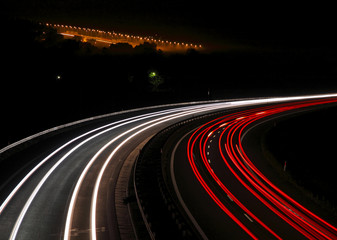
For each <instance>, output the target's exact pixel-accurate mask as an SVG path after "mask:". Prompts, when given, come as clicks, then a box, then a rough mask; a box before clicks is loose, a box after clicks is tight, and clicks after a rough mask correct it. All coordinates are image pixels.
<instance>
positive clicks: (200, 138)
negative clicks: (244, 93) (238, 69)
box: [171, 99, 337, 239]
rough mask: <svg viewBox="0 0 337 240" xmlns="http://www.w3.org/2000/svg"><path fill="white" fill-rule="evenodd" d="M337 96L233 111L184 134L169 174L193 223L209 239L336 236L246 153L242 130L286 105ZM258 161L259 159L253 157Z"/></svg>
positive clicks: (301, 105)
mask: <svg viewBox="0 0 337 240" xmlns="http://www.w3.org/2000/svg"><path fill="white" fill-rule="evenodd" d="M336 101H337V99H324V100H314V101H311V100H310V101H308V100H306V101H299V102H292V103H283V104H277V105H268V106H264V107H256V108H253V109H249V110H240V111H235V112H234V113H231V114H226V115H224V116H223V117H220V118H217V119H214V120H212V121H210V122H208V123H206V124H204V125H202V126H200V128H198V129H194V130H192V131H191V132H189V133H187V134H186V135H185V136H184V137H183V138H181V140H180V141H179V143H178V144H177V145H176V146H175V149H174V152H173V155H172V160H173V163H172V164H173V165H172V166H171V167H172V168H171V175H172V176H173V177H172V178H173V181H174V182H175V186H176V193H177V194H178V195H180V201H181V203H182V205H184V206H185V211H187V212H189V214H188V215H189V216H190V218H193V220H192V219H191V220H192V222H195V223H197V226H196V227H197V229H198V230H199V233H201V234H202V235H203V236H204V238H208V239H336V238H337V228H336V227H335V226H332V225H331V224H329V223H328V222H326V221H325V220H323V219H321V218H320V217H319V216H317V215H316V214H315V213H313V212H311V211H310V210H309V209H307V208H306V207H305V206H302V205H301V204H300V203H298V202H296V201H295V200H293V199H292V198H291V197H290V196H288V195H287V193H285V192H283V191H282V190H281V189H279V188H278V187H277V186H276V185H274V184H273V183H272V182H271V181H270V180H269V179H268V178H266V177H265V174H264V173H263V172H261V171H260V169H258V168H257V167H256V165H261V164H263V162H261V161H262V160H261V159H256V158H254V156H247V155H246V153H245V148H244V147H243V146H242V139H243V138H244V136H245V134H246V132H247V131H249V129H250V128H252V127H253V126H254V124H255V125H256V124H260V123H261V122H263V121H266V120H267V119H270V118H275V117H277V116H278V115H280V114H284V113H287V112H288V111H290V110H293V111H295V110H303V109H304V108H308V107H313V106H316V105H320V104H325V103H334V102H336ZM257 161H260V162H257Z"/></svg>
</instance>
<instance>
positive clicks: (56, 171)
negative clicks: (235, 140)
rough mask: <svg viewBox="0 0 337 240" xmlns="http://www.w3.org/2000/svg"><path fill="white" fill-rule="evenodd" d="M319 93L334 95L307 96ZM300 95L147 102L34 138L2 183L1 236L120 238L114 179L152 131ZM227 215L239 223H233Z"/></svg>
mask: <svg viewBox="0 0 337 240" xmlns="http://www.w3.org/2000/svg"><path fill="white" fill-rule="evenodd" d="M334 96H335V95H334ZM322 97H332V95H329V96H307V97H305V98H307V99H312V98H322ZM299 99H302V98H298V97H293V98H268V99H250V100H242V99H241V100H236V101H227V102H217V103H203V104H196V103H193V104H185V105H178V106H177V105H176V106H166V107H157V108H148V109H145V110H144V109H141V110H135V111H130V112H128V113H121V114H115V115H113V116H109V117H105V118H102V119H103V120H101V121H94V120H92V121H88V122H87V123H86V125H85V128H81V129H82V130H81V131H80V130H78V129H77V128H76V127H75V126H76V125H73V129H74V130H68V131H65V133H63V135H62V133H61V134H59V135H57V136H56V137H51V138H46V139H44V140H43V141H41V142H39V143H37V144H35V145H33V147H32V148H31V149H32V150H31V151H30V152H29V151H28V152H29V154H20V152H18V153H17V155H15V154H14V155H12V156H11V158H12V159H13V158H16V156H17V158H19V161H17V162H21V163H25V164H22V165H24V167H22V166H20V165H18V172H17V173H16V174H15V177H12V178H9V179H8V181H6V183H3V184H2V185H1V188H0V190H1V193H0V195H1V206H0V233H1V235H0V239H120V234H119V230H120V229H119V227H120V225H119V223H118V220H117V217H116V214H117V212H118V209H116V204H115V203H114V197H113V196H114V189H115V187H116V182H117V178H118V176H119V173H120V170H121V167H122V166H123V164H124V161H125V159H126V158H127V157H128V156H129V155H130V153H132V152H133V151H134V150H135V149H136V148H137V147H138V146H139V145H140V144H142V143H144V141H146V140H147V139H148V138H149V137H150V136H152V135H153V134H155V133H157V132H158V131H160V130H162V129H164V128H165V127H167V126H169V125H171V124H173V123H176V122H178V121H182V120H185V119H187V118H190V117H194V116H197V115H203V114H207V113H211V112H215V111H220V110H223V109H228V108H240V107H243V106H253V105H260V104H266V103H273V102H287V101H293V100H299ZM81 124H83V123H81ZM47 132H48V131H47ZM40 135H43V134H40ZM63 136H64V137H63ZM33 140H34V138H33ZM29 141H32V139H30V140H29ZM24 143H25V140H23V141H21V144H24ZM16 145H18V146H20V144H13V145H12V146H10V147H7V148H5V149H2V150H0V154H5V153H6V152H7V151H10V150H12V149H13V148H15V147H17V146H16ZM34 146H35V147H34ZM36 146H41V147H36ZM212 154H213V153H212ZM16 160H18V159H16ZM128 217H129V216H125V218H128ZM247 220H248V219H247V218H246V220H245V222H247ZM242 221H243V220H242ZM248 221H249V220H248ZM228 222H229V224H231V225H229V226H231V227H232V225H233V229H234V227H235V226H236V225H235V224H233V223H232V221H230V220H229V221H228ZM245 236H246V235H245Z"/></svg>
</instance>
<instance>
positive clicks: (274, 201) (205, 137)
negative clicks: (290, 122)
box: [187, 99, 337, 239]
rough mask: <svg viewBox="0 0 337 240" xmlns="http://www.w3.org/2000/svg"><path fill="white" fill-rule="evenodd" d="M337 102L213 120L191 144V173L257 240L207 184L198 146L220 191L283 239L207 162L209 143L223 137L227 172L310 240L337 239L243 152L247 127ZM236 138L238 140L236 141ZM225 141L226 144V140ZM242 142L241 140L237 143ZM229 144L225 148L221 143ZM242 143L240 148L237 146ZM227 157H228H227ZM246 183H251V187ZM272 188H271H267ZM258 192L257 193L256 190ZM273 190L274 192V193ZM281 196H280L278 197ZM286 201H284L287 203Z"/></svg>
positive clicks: (333, 231) (331, 228)
mask: <svg viewBox="0 0 337 240" xmlns="http://www.w3.org/2000/svg"><path fill="white" fill-rule="evenodd" d="M331 102H337V100H336V99H330V100H329V99H327V100H313V99H308V100H307V101H305V102H303V101H302V102H295V103H286V104H281V105H278V106H269V107H262V108H261V107H260V108H257V109H252V110H246V111H241V112H238V113H234V114H229V115H226V116H224V117H220V118H217V119H215V120H212V121H210V122H208V123H206V124H204V125H202V126H200V127H199V128H198V129H197V130H195V131H194V132H193V134H192V135H191V136H190V138H189V140H188V144H187V158H188V160H189V163H190V166H191V169H192V170H193V173H194V174H195V177H196V178H197V179H198V181H199V182H200V184H201V185H202V187H203V188H204V189H205V191H206V192H207V193H208V194H209V196H210V197H211V198H212V199H213V200H214V202H215V203H216V204H217V205H218V206H219V207H220V208H221V209H222V210H223V211H224V212H225V213H226V214H227V215H228V216H229V217H230V218H232V220H233V221H234V222H236V223H237V224H238V225H239V226H240V227H241V228H242V229H243V230H244V231H245V232H246V233H247V234H248V235H249V236H250V237H252V238H253V239H255V238H256V236H255V235H254V234H253V233H252V232H250V230H249V229H248V228H247V227H246V226H245V225H244V224H243V223H242V222H241V221H239V220H238V219H237V218H236V217H235V216H234V215H233V214H232V213H231V212H230V211H229V210H228V209H227V208H226V207H225V206H224V205H223V203H222V202H221V201H220V200H219V198H218V197H217V196H216V195H215V193H214V192H213V191H212V190H211V188H210V187H209V185H208V184H207V182H206V181H205V180H204V178H203V177H202V175H201V174H200V172H199V170H198V167H197V165H196V164H195V159H194V155H193V153H192V152H193V149H194V148H195V147H196V146H197V141H199V144H198V149H199V151H200V156H201V159H202V162H203V164H204V165H205V167H206V169H207V172H208V174H209V175H210V176H211V177H212V178H213V179H214V181H215V182H216V183H217V184H218V185H219V186H220V188H221V189H222V190H223V191H224V192H225V193H226V194H227V196H228V197H229V198H230V199H231V200H232V201H234V202H235V203H236V204H237V205H238V206H239V207H240V208H241V209H242V210H243V212H244V215H245V216H246V217H247V218H249V220H250V221H251V220H252V219H254V220H255V221H256V222H257V223H259V224H260V225H261V226H263V227H264V228H265V229H266V230H267V231H269V232H270V233H271V234H272V235H274V237H276V238H278V239H280V237H279V236H278V235H277V234H276V233H275V232H274V231H273V230H272V229H270V228H269V227H268V226H267V225H266V224H265V223H263V222H262V221H261V220H260V219H258V218H257V217H256V216H255V215H254V214H253V213H251V212H250V211H249V209H247V208H246V207H245V206H244V205H243V204H242V203H241V202H240V201H239V200H238V199H237V198H236V197H235V196H234V195H233V194H232V193H231V192H230V191H229V190H228V188H226V186H225V183H223V182H221V181H220V179H219V178H218V176H217V175H216V173H215V172H214V171H213V169H212V168H211V166H210V161H209V160H208V159H207V156H208V152H207V151H208V150H207V149H208V146H207V144H206V143H207V142H209V141H212V140H210V139H211V138H213V137H214V134H215V133H221V134H220V137H219V143H218V148H219V152H220V155H221V157H222V159H223V160H224V162H225V164H226V166H227V168H228V169H229V170H230V172H231V173H232V174H233V175H234V176H235V178H236V179H237V180H238V181H239V182H240V183H241V184H242V185H243V186H244V187H245V188H246V189H247V190H248V191H249V192H251V193H252V194H253V196H255V197H256V198H257V199H259V200H260V201H261V202H262V203H263V204H264V205H265V206H266V207H268V208H269V209H270V210H271V211H272V212H274V213H275V214H276V215H278V216H279V217H280V218H281V219H283V220H284V221H285V222H287V223H288V224H289V225H291V226H292V227H294V228H295V229H296V230H297V231H299V232H300V233H302V234H303V235H304V236H306V237H307V238H309V239H313V238H314V239H335V238H336V237H337V229H336V228H335V227H334V226H332V225H331V224H329V223H327V222H326V221H324V220H323V219H321V218H319V217H318V216H317V215H315V214H313V213H312V212H310V211H309V210H308V209H306V208H304V207H303V206H301V205H300V204H299V203H297V202H296V201H294V200H293V199H291V198H290V197H289V196H288V195H286V194H285V193H284V192H282V191H281V190H280V189H278V188H277V187H276V186H275V185H273V184H272V183H271V182H270V181H269V180H268V179H267V178H266V177H265V176H264V175H263V174H262V173H261V172H260V171H259V170H258V169H257V168H256V167H255V166H254V165H253V163H252V162H251V161H250V160H249V158H248V157H247V155H246V154H245V152H244V149H243V148H242V145H241V141H242V138H243V136H244V134H245V132H246V131H247V130H246V129H247V127H248V126H250V125H251V124H253V123H255V122H256V121H258V120H261V119H263V118H265V117H270V116H273V115H275V114H276V113H281V112H285V111H289V110H294V109H298V108H304V107H309V106H314V105H318V104H324V103H331ZM234 138H235V139H234ZM222 139H224V140H222ZM236 139H238V140H236ZM222 141H225V144H224V145H222V144H221V142H222ZM235 141H238V144H235ZM225 153H226V156H225ZM245 181H248V182H249V184H250V185H248V184H247V183H246V182H245ZM266 184H267V185H269V187H268V186H267V185H266ZM253 188H254V189H253ZM271 188H272V189H273V190H271ZM277 193H278V194H280V195H278V194H277ZM283 198H284V199H283Z"/></svg>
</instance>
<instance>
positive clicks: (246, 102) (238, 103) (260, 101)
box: [0, 94, 337, 239]
mask: <svg viewBox="0 0 337 240" xmlns="http://www.w3.org/2000/svg"><path fill="white" fill-rule="evenodd" d="M333 96H335V97H336V96H337V95H336V94H329V95H315V96H305V97H282V98H266V99H258V100H237V101H233V102H217V103H213V104H200V105H194V106H192V107H189V106H187V107H180V108H174V109H171V110H164V111H158V112H155V113H149V114H143V115H141V116H136V117H132V118H129V119H124V120H121V121H118V122H114V123H111V124H108V125H105V126H102V127H100V128H96V129H94V130H92V131H89V132H87V133H85V134H82V135H81V136H79V137H76V138H74V139H72V140H71V141H69V142H67V143H66V144H64V145H62V146H61V147H60V148H58V149H57V150H55V151H54V152H53V153H51V154H50V155H48V156H47V157H46V158H45V159H44V160H42V161H41V162H40V163H39V164H38V165H36V167H34V168H33V169H32V170H31V171H30V172H29V173H28V174H27V175H26V176H25V177H24V178H23V179H22V180H21V181H20V183H19V184H18V185H17V186H16V187H15V188H14V189H13V191H12V192H11V193H10V195H9V196H8V197H7V198H6V200H5V201H4V202H3V203H2V204H1V206H0V215H1V213H2V212H3V211H4V210H5V208H6V206H7V205H8V203H9V202H10V200H11V199H12V198H13V196H14V195H15V194H16V193H17V191H18V190H19V189H20V188H21V187H22V186H23V185H24V183H25V182H26V181H27V180H28V179H29V178H30V177H31V176H32V175H33V174H34V173H35V172H36V171H37V170H38V169H39V168H40V167H41V166H42V165H43V164H44V163H45V162H46V161H48V160H49V159H50V158H51V157H53V156H54V155H55V154H56V153H58V152H60V151H61V150H62V149H64V148H65V147H67V146H68V145H70V144H72V143H74V142H75V141H77V140H79V139H81V138H84V137H86V136H87V135H89V134H92V133H94V132H95V131H100V130H102V129H104V128H107V127H108V126H111V125H113V124H118V123H122V122H124V124H123V125H125V124H127V123H126V121H128V120H131V119H134V121H137V120H139V118H140V117H146V116H147V117H154V116H155V114H158V115H163V114H168V113H170V112H179V111H187V110H191V109H198V108H202V107H205V106H206V107H208V106H214V107H215V106H218V107H219V109H220V108H225V107H228V108H231V107H233V108H234V107H238V106H249V105H256V104H264V103H272V102H286V101H294V100H299V99H314V98H328V97H333ZM205 111H208V110H205ZM196 113H199V111H196ZM241 120H242V119H241ZM121 125H122V124H121ZM115 128H116V126H114V127H112V128H109V129H110V130H113V129H115ZM110 130H108V129H106V130H104V131H102V132H100V133H97V134H95V135H94V136H91V137H89V138H87V139H86V140H84V141H82V142H81V143H80V144H78V145H77V146H76V147H75V148H73V149H71V150H70V151H69V152H67V153H66V154H65V155H63V157H62V158H61V159H59V160H58V162H57V163H56V164H55V165H54V166H53V167H52V168H50V170H49V171H48V172H47V174H46V175H45V176H44V177H43V178H42V179H41V181H40V182H39V184H38V185H37V186H36V187H35V188H34V191H33V192H32V193H31V195H30V197H29V199H28V200H27V202H26V203H25V206H24V208H23V209H22V210H21V213H20V215H19V217H18V219H17V221H16V223H15V226H14V228H13V230H12V233H11V237H10V239H15V238H16V235H17V233H18V230H19V228H20V225H21V222H22V221H23V218H24V216H25V214H26V212H27V211H28V208H29V206H30V205H31V203H32V201H33V200H34V198H35V196H36V195H37V193H38V192H39V190H40V188H41V187H42V185H43V184H44V182H45V181H46V180H47V179H48V177H49V176H50V175H51V174H52V173H53V171H54V170H55V169H56V168H57V167H58V166H59V165H60V164H61V163H62V162H63V161H64V160H65V159H66V158H67V157H68V156H69V155H70V154H72V153H73V152H74V151H75V150H77V149H78V148H80V147H81V146H82V145H83V144H85V143H86V142H88V141H90V140H92V139H93V138H95V137H98V136H99V135H101V134H103V133H105V132H107V131H110ZM5 149H7V148H5ZM1 151H5V150H4V149H2V150H1ZM69 225H70V223H69ZM68 233H69V232H68ZM65 234H66V233H65Z"/></svg>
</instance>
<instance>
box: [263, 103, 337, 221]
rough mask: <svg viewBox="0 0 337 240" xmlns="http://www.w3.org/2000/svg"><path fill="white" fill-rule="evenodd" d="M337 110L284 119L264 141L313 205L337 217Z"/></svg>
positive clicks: (324, 110) (332, 108)
mask: <svg viewBox="0 0 337 240" xmlns="http://www.w3.org/2000/svg"><path fill="white" fill-rule="evenodd" d="M336 122H337V107H336V106H334V107H330V108H323V109H320V110H316V111H312V112H306V113H303V114H301V115H297V116H295V117H291V118H287V119H285V120H283V121H281V122H279V123H277V124H276V127H274V128H272V129H271V130H270V131H269V132H268V133H267V134H266V138H265V146H266V147H267V151H268V152H269V153H271V154H272V156H273V157H274V158H275V159H276V160H277V161H278V163H279V166H280V168H283V166H284V162H285V161H287V164H286V165H287V166H286V174H287V176H288V177H290V178H291V181H293V182H294V183H295V184H296V185H298V186H299V187H300V188H301V189H304V192H305V193H306V195H307V196H309V197H310V198H311V199H312V200H313V201H315V202H316V203H318V204H319V205H321V206H322V207H324V208H325V209H328V210H329V211H331V213H332V214H333V215H334V216H336V217H337V188H336V185H337V178H336V161H337V157H336V136H337V135H336V134H337V126H336Z"/></svg>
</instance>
